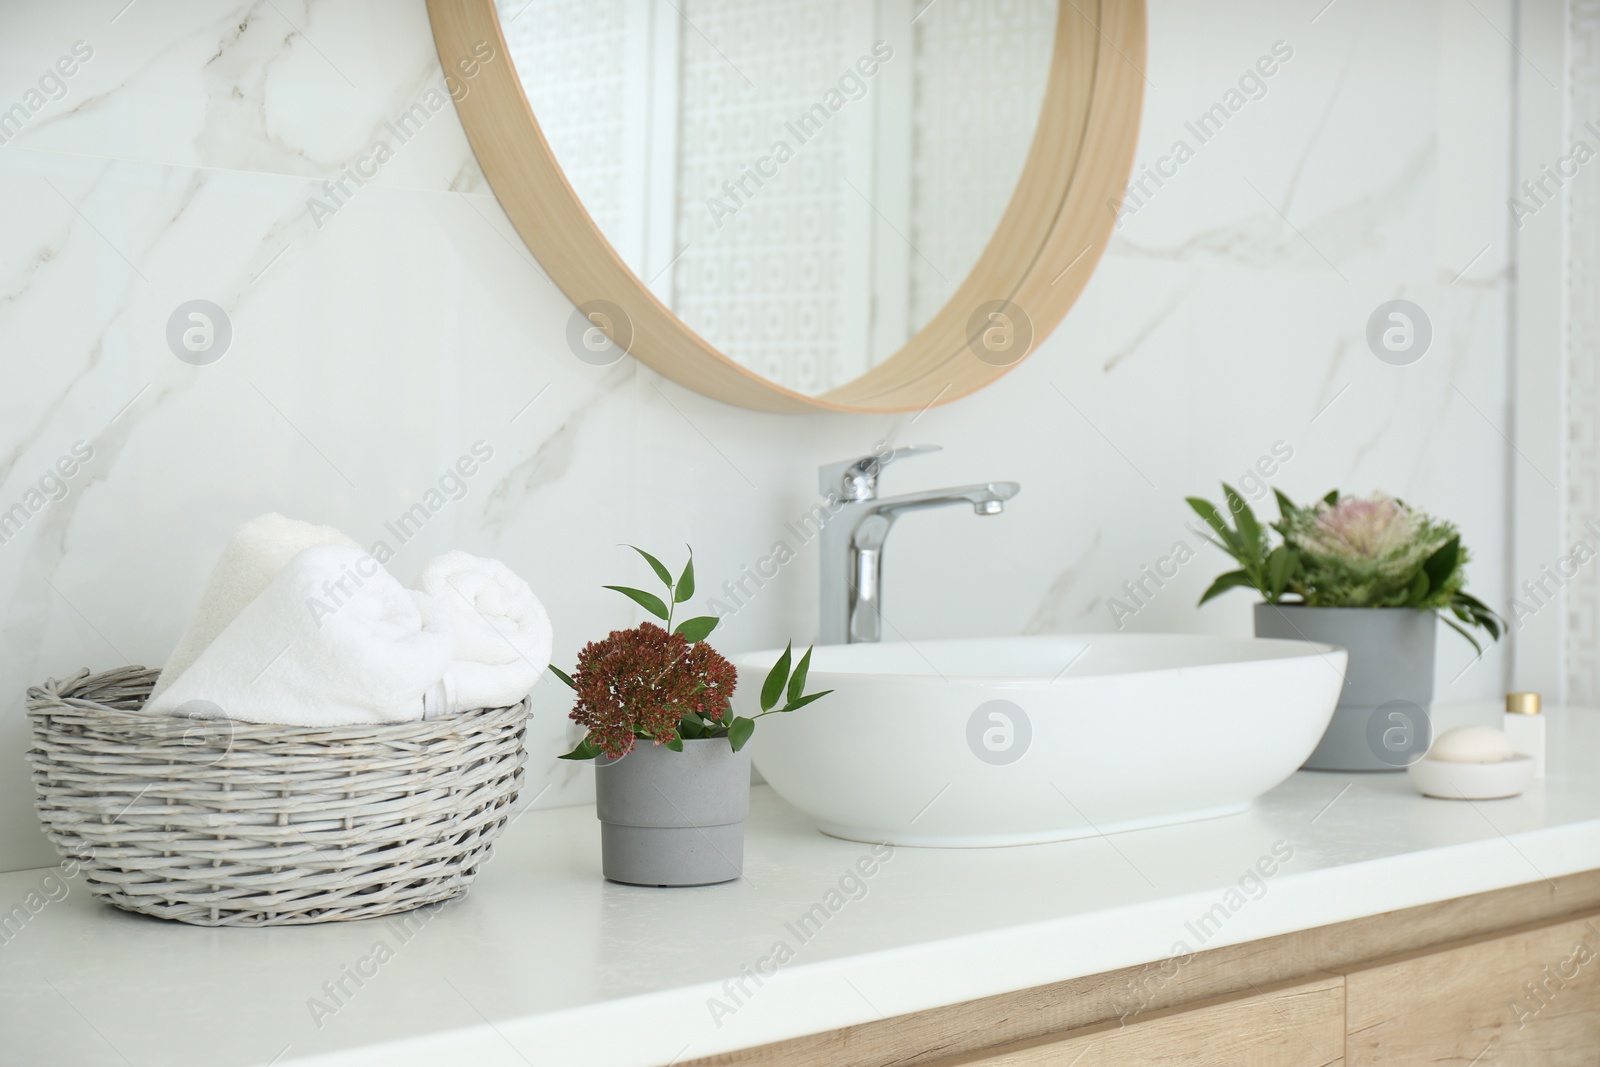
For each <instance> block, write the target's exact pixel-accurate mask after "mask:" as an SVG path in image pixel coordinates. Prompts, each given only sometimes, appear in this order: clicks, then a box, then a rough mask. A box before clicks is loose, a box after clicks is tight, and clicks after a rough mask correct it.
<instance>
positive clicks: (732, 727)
mask: <svg viewBox="0 0 1600 1067" xmlns="http://www.w3.org/2000/svg"><path fill="white" fill-rule="evenodd" d="M755 732H756V721H755V720H754V719H747V718H745V717H744V716H743V715H740V716H738V717H737V718H735V719H734V720H733V721H732V722H731V723H729V724H728V744H729V745H730V746H731V747H732V748H733V750H734V751H735V752H737V751H739V750H740V749H741V748H743V747H744V746H745V742H746V741H749V740H750V735H751V734H753V733H755Z"/></svg>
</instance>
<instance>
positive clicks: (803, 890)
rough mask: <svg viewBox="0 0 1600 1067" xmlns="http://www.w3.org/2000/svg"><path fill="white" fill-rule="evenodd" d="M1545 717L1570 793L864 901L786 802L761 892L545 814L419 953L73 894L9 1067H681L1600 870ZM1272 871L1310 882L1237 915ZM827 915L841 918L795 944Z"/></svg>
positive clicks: (28, 885) (1598, 786) (1339, 803)
mask: <svg viewBox="0 0 1600 1067" xmlns="http://www.w3.org/2000/svg"><path fill="white" fill-rule="evenodd" d="M1489 713H1490V714H1492V713H1493V709H1489ZM1547 718H1548V719H1549V721H1550V725H1549V729H1550V730H1551V733H1552V737H1551V742H1550V746H1549V751H1550V769H1549V774H1548V777H1547V778H1545V779H1544V780H1543V781H1538V782H1535V784H1534V785H1533V787H1532V788H1530V789H1529V791H1528V792H1527V793H1525V794H1524V795H1523V796H1521V797H1519V798H1516V799H1512V800H1501V801H1490V802H1483V803H1464V802H1455V801H1439V800H1427V799H1424V798H1422V797H1420V796H1418V795H1416V793H1414V792H1413V791H1412V790H1411V788H1410V786H1409V784H1408V782H1407V776H1406V775H1404V774H1381V775H1339V774H1321V773H1310V772H1301V773H1299V774H1296V775H1295V776H1294V777H1293V778H1291V779H1290V780H1289V781H1288V782H1286V783H1284V784H1283V785H1282V786H1280V787H1279V788H1277V789H1276V790H1274V791H1273V792H1271V793H1270V794H1268V795H1267V796H1266V797H1265V798H1263V799H1262V800H1261V801H1260V802H1259V803H1258V804H1257V805H1256V807H1255V808H1254V809H1253V810H1252V811H1250V812H1248V813H1246V814H1244V815H1238V816H1233V817H1231V818H1226V819H1218V820H1212V821H1209V822H1202V823H1193V824H1189V825H1185V826H1173V827H1165V828H1161V829H1154V830H1143V831H1137V832H1133V833H1127V834H1120V835H1116V836H1114V837H1111V838H1097V839H1091V840H1084V841H1075V842H1065V843H1060V844H1051V845H1032V846H1026V847H1019V848H1004V849H983V850H934V849H910V848H901V849H896V850H894V851H893V852H892V854H891V855H890V856H889V857H888V858H887V859H886V860H884V861H881V862H879V863H878V864H876V865H875V866H874V867H872V874H871V876H870V877H867V878H864V879H863V880H862V881H861V882H860V883H859V888H855V885H856V883H852V882H850V881H849V875H851V874H852V873H853V872H854V870H855V865H856V864H857V861H858V860H861V859H863V858H864V857H869V856H871V854H872V846H868V845H862V844H856V843H852V842H848V841H839V840H834V839H832V838H828V837H824V836H823V835H821V834H819V833H817V832H816V831H814V830H813V829H811V827H810V824H809V822H808V821H807V820H806V818H805V816H803V815H801V814H800V813H799V812H797V811H795V810H794V809H793V808H790V807H789V806H788V805H786V804H785V803H784V802H783V801H782V800H780V799H779V798H778V797H777V796H775V795H774V794H773V793H772V792H771V790H769V789H766V788H764V787H763V788H758V789H756V790H755V793H754V796H753V798H752V804H751V814H750V822H749V831H748V841H747V845H746V865H745V870H746V877H745V879H744V880H742V881H740V882H737V883H734V884H731V885H726V886H717V887H708V888H701V889H675V890H662V889H641V888H631V887H627V886H618V885H611V884H609V883H606V882H605V881H603V880H602V879H601V877H600V835H599V827H598V825H597V824H596V822H595V820H594V809H593V808H587V807H585V808H562V809H554V810H549V811H537V812H533V813H530V814H527V815H526V816H524V817H520V818H518V819H517V821H516V822H515V823H514V824H513V825H512V826H510V827H509V828H508V830H507V832H506V834H505V836H504V837H503V838H502V839H501V842H500V844H499V846H498V847H497V850H496V855H495V857H494V859H493V860H492V861H491V862H490V863H489V864H488V865H487V866H486V867H485V868H484V870H483V872H482V874H481V875H480V876H479V878H478V881H477V884H476V885H475V886H474V887H473V890H472V892H471V894H470V895H469V896H468V897H467V898H466V899H465V900H462V901H458V902H455V903H453V904H450V905H447V906H445V907H444V908H441V909H439V910H438V911H437V912H436V913H434V914H433V915H432V916H431V917H426V918H424V919H422V920H421V921H420V922H419V921H418V920H413V922H412V928H411V930H410V931H409V932H408V931H403V930H402V929H401V928H400V927H399V925H398V921H397V920H395V919H379V920H371V921H367V922H357V923H336V924H329V925H325V926H310V927H285V928H278V929H261V930H231V929H205V928H200V927H190V926H183V925H180V924H177V923H168V922H163V921H160V920H156V919H148V918H144V917H142V916H136V915H129V914H125V913H123V912H120V911H117V910H115V909H113V908H110V907H108V906H105V905H101V904H99V903H96V902H95V901H94V900H93V899H92V898H91V897H90V896H89V894H88V893H87V892H86V891H85V889H84V887H83V885H82V881H81V877H80V878H79V879H77V880H73V881H70V882H67V883H65V884H66V885H67V886H68V887H69V888H68V891H67V893H66V895H65V896H64V897H61V894H60V890H59V888H57V889H56V890H55V896H57V897H61V899H59V900H58V901H54V902H50V903H48V904H46V905H45V906H44V907H43V908H42V909H40V910H39V911H38V913H37V914H36V915H33V916H32V917H31V918H30V919H29V920H28V921H27V922H26V924H25V925H24V926H23V928H22V929H21V930H20V931H17V932H16V933H15V934H11V933H9V932H8V933H7V934H6V935H5V936H6V937H7V938H9V940H7V941H6V943H4V944H0V1063H4V1064H12V1063H16V1064H29V1065H36V1064H37V1065H43V1064H57V1063H61V1064H66V1063H71V1064H76V1065H83V1067H92V1065H99V1064H114V1065H119V1067H125V1065H129V1064H132V1065H136V1067H145V1065H161V1067H189V1065H202V1064H203V1065H206V1067H217V1065H224V1067H234V1065H246V1064H252V1065H264V1064H269V1063H271V1064H277V1065H279V1067H288V1065H302V1067H303V1065H310V1064H315V1065H318V1067H322V1065H334V1064H337V1065H340V1067H347V1065H348V1067H354V1065H368V1064H371V1065H382V1067H405V1065H411V1064H416V1065H427V1067H434V1065H436V1064H440V1063H451V1064H474V1065H476V1064H508V1065H518V1064H525V1063H536V1064H539V1065H541V1067H543V1065H545V1064H553V1065H560V1067H568V1065H578V1064H597V1065H601V1064H603V1065H617V1067H623V1065H629V1067H639V1065H659V1064H666V1063H668V1062H671V1061H682V1060H688V1059H693V1058H695V1057H698V1056H704V1055H709V1054H711V1053H714V1052H721V1051H726V1050H729V1049H734V1048H740V1047H746V1046H751V1045H757V1044H763V1043H766V1042H769V1041H776V1040H780V1039H782V1038H786V1037H792V1036H796V1035H800V1034H806V1033H815V1032H820V1031H824V1030H830V1029H834V1028H836V1027H841V1026H848V1025H852V1024H855V1023H861V1022H866V1021H869V1020H873V1019H877V1018H880V1017H882V1016H889V1015H897V1014H901V1013H904V1012H909V1011H916V1010H919V1009H924V1008H929V1007H934V1006H937V1005H941V1004H951V1003H957V1002H960V1001H964V1000H971V999H973V998H976V997H983V996H988V995H991V994H995V993H1001V992H1005V991H1008V990H1015V989H1022V988H1025V987H1028V986H1034V985H1039V984H1043V983H1048V982H1055V981H1060V980H1063V979H1067V978H1073V977H1078V976H1081V975H1086V974H1094V973H1097V972H1100V971H1105V970H1109V969H1113V968H1117V967H1123V966H1127V965H1130V964H1135V963H1141V962H1147V961H1151V960H1156V959H1162V958H1165V957H1166V956H1168V955H1169V954H1171V952H1172V951H1173V949H1174V945H1175V944H1176V943H1177V942H1180V941H1182V942H1184V943H1185V944H1186V946H1187V947H1188V948H1200V947H1216V946H1220V945H1224V944H1232V943H1236V942H1241V941H1249V940H1254V939H1256V938H1262V937H1268V936H1271V935H1274V934H1282V933H1286V932H1290V931H1294V930H1301V929H1307V928H1310V927H1314V926H1321V925H1324V924H1327V923H1333V922H1339V921H1342V920H1345V919H1351V918H1357V917H1360V916H1364V915H1372V914H1376V913H1379V912H1383V911H1389V910H1392V909H1396V908H1404V907H1409V906H1411V905H1416V904H1424V903H1429V902H1433V901H1438V900H1445V899H1449V898H1451V897H1457V896H1462V895H1465V894H1469V893H1478V892H1483V891H1486V890H1491V889H1499V888H1502V887H1505V886H1510V885H1517V884H1521V883H1526V882H1534V881H1539V880H1541V879H1545V878H1555V877H1557V876H1559V875H1563V874H1570V873H1573V872H1577V871H1583V870H1590V869H1595V868H1600V775H1597V774H1596V773H1595V772H1594V767H1595V765H1596V762H1597V760H1596V757H1597V756H1600V711H1588V710H1584V711H1576V710H1570V711H1569V710H1565V709H1562V710H1557V711H1556V713H1555V714H1552V715H1549V716H1547ZM757 743H759V739H758V742H757ZM1275 846H1276V848H1277V853H1278V856H1279V857H1282V856H1283V855H1285V854H1286V853H1287V854H1288V856H1289V858H1288V859H1287V860H1286V861H1285V862H1282V863H1281V864H1280V865H1279V868H1278V869H1277V870H1276V872H1275V873H1274V874H1273V876H1272V877H1271V878H1268V879H1265V880H1263V881H1262V882H1260V883H1259V886H1258V884H1257V883H1255V882H1253V881H1249V880H1247V882H1246V885H1245V889H1247V890H1250V891H1252V892H1248V893H1247V892H1239V891H1237V889H1238V886H1239V884H1240V882H1241V879H1242V878H1245V876H1246V874H1247V872H1250V871H1251V869H1252V868H1254V867H1255V866H1256V865H1257V863H1258V861H1260V860H1262V859H1263V857H1271V856H1273V851H1274V847H1275ZM1269 867H1270V865H1269ZM51 870H52V869H46V870H41V871H23V872H18V873H13V874H6V875H0V912H5V911H9V910H10V909H12V908H13V907H14V906H15V905H18V904H21V903H22V902H23V901H24V899H25V898H26V897H27V894H28V893H29V892H30V891H34V890H40V892H41V896H43V895H45V894H44V892H43V888H41V887H44V888H49V887H48V886H46V885H45V883H44V881H43V880H44V879H45V877H46V876H47V875H49V874H50V873H51ZM842 878H843V879H845V882H844V886H843V888H844V889H845V890H850V891H851V892H850V893H848V894H847V893H845V892H839V890H840V887H841V879H842ZM58 885H59V883H58ZM1230 890H1236V891H1235V892H1232V893H1230ZM830 891H833V892H835V893H837V895H836V896H832V897H830V896H829V894H830ZM818 904H821V905H823V908H824V910H826V908H827V906H828V905H830V904H831V905H833V906H834V907H835V909H836V910H834V911H832V912H830V913H828V916H827V918H826V919H825V920H822V921H818V922H817V923H816V926H815V927H813V928H812V929H811V931H810V932H809V933H807V936H806V937H805V938H804V939H802V937H801V936H800V934H799V933H797V930H796V928H797V924H798V922H799V920H800V918H801V916H802V915H803V914H805V913H806V912H808V911H809V910H811V909H812V908H813V906H814V905H818ZM1218 904H1221V905H1222V911H1221V912H1218V911H1216V910H1215V906H1216V905H1218ZM1207 914H1210V915H1211V916H1213V919H1212V920H1211V921H1210V922H1209V923H1205V924H1201V920H1202V917H1204V916H1206V915H1207ZM1218 916H1222V917H1221V918H1220V921H1219V919H1218ZM1213 923H1216V924H1217V925H1212V924H1213ZM1197 924H1198V925H1197ZM1202 926H1203V927H1204V929H1203V931H1202V932H1204V933H1205V935H1206V936H1205V939H1204V940H1203V941H1202V940H1201V939H1200V938H1198V937H1197V936H1196V931H1200V930H1202ZM802 932H805V931H802ZM780 942H782V943H784V944H786V945H787V951H788V952H791V953H792V956H793V958H792V959H790V960H789V961H788V962H787V963H786V964H785V965H783V966H782V967H779V968H778V969H777V970H776V973H775V974H774V975H773V977H770V978H766V979H764V980H763V982H762V984H761V985H760V986H759V987H757V985H756V984H755V982H754V981H753V980H751V979H748V978H747V979H746V980H745V989H746V990H747V991H748V993H749V994H750V995H748V996H742V995H738V994H737V992H736V991H735V993H734V994H730V993H729V992H727V991H726V990H725V989H724V979H727V978H729V977H737V976H739V974H740V972H741V970H742V969H744V970H749V971H754V970H755V968H756V967H757V965H758V963H759V962H760V961H762V960H763V959H764V958H766V957H769V955H770V954H772V953H773V952H774V950H775V949H776V947H777V945H778V944H779V943H780ZM380 943H381V944H382V945H383V946H384V948H382V949H380V948H379V945H380ZM363 961H365V962H363ZM347 968H348V969H349V971H350V972H356V973H359V972H365V973H366V974H368V975H370V977H365V978H361V979H360V981H361V984H360V985H359V986H357V984H356V982H355V981H354V980H352V979H350V978H345V979H344V984H345V987H346V989H348V990H350V991H351V995H349V996H348V997H344V996H343V995H342V994H341V995H340V999H342V1000H343V1001H344V1003H343V1005H342V1006H339V1007H337V1010H334V1011H332V1013H331V1014H329V1013H328V1012H327V1010H326V1009H325V1010H324V1011H322V1012H316V1011H314V1010H313V1006H312V1004H311V1003H310V1001H311V998H313V997H321V998H322V999H323V1002H324V1004H325V1005H327V1008H330V1009H331V1008H333V1007H334V1006H335V1002H334V1000H333V999H332V998H330V997H329V996H328V994H327V993H326V992H325V991H324V983H325V982H334V983H336V982H338V981H339V980H340V979H341V977H342V976H343V975H344V974H346V973H347V970H346V969H347ZM764 969H768V970H770V967H766V968H764ZM735 996H737V997H738V999H737V1000H735ZM713 997H716V998H720V999H721V1002H722V1004H723V1005H724V1008H723V1009H722V1010H720V1011H717V1012H716V1015H717V1016H718V1018H716V1019H714V1018H713V1009H714V1007H715V1005H714V1004H712V1003H710V998H713ZM730 1009H731V1010H730ZM319 1016H320V1017H319ZM719 1024H720V1025H719Z"/></svg>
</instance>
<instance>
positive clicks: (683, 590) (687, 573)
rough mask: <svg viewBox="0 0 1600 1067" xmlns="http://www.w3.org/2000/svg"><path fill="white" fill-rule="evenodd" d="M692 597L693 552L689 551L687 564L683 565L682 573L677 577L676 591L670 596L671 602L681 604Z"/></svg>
mask: <svg viewBox="0 0 1600 1067" xmlns="http://www.w3.org/2000/svg"><path fill="white" fill-rule="evenodd" d="M668 584H669V585H670V584H671V583H670V582H669V583H668ZM692 596H694V550H693V549H690V550H689V562H688V563H685V564H684V565H683V573H682V574H681V575H679V576H678V585H677V591H676V592H675V593H673V595H672V602H673V603H674V604H682V603H683V602H684V601H685V600H688V599H689V598H690V597H692Z"/></svg>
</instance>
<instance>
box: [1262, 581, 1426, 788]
mask: <svg viewBox="0 0 1600 1067" xmlns="http://www.w3.org/2000/svg"><path fill="white" fill-rule="evenodd" d="M1438 621H1439V620H1438V617H1437V616H1435V615H1434V614H1433V612H1431V611H1418V610H1416V609H1415V608H1308V607H1304V606H1297V605H1293V604H1257V605H1256V636H1257V637H1279V638H1287V639H1289V640H1293V641H1321V642H1323V643H1325V644H1330V645H1338V646H1339V647H1340V648H1343V649H1345V650H1346V651H1347V652H1349V653H1350V665H1349V667H1347V668H1346V670H1345V676H1344V690H1343V693H1342V695H1341V696H1340V697H1339V706H1338V707H1337V708H1335V709H1334V712H1333V721H1332V722H1331V723H1330V724H1329V725H1328V731H1327V733H1325V734H1323V735H1322V741H1321V742H1320V743H1319V744H1318V745H1317V748H1316V751H1314V752H1312V753H1311V758H1310V759H1308V760H1306V762H1305V767H1306V769H1307V770H1312V771H1400V770H1404V769H1405V768H1406V767H1407V766H1408V765H1409V764H1411V763H1414V762H1416V761H1417V760H1419V759H1421V758H1422V756H1423V754H1424V753H1426V752H1427V751H1428V745H1429V744H1431V743H1432V741H1433V730H1432V726H1431V723H1430V720H1429V713H1430V710H1431V708H1432V705H1433V648H1434V637H1435V632H1436V631H1437V629H1438Z"/></svg>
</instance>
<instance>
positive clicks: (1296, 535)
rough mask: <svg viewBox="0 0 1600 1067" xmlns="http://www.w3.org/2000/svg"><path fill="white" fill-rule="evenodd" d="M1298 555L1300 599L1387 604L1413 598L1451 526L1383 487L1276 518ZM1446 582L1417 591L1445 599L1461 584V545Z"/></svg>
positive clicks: (1352, 604) (1334, 604) (1453, 530)
mask: <svg viewBox="0 0 1600 1067" xmlns="http://www.w3.org/2000/svg"><path fill="white" fill-rule="evenodd" d="M1280 525H1281V528H1282V533H1283V536H1284V541H1285V543H1286V544H1288V545H1289V546H1290V547H1291V548H1293V549H1294V550H1295V551H1296V553H1297V554H1298V556H1299V561H1300V570H1301V574H1300V584H1302V585H1303V586H1304V587H1305V589H1304V593H1303V595H1304V597H1305V600H1306V603H1308V604H1312V605H1320V606H1323V607H1393V606H1397V605H1401V604H1405V603H1407V602H1408V601H1411V600H1412V599H1413V598H1414V597H1415V596H1416V592H1417V591H1416V590H1414V589H1413V586H1416V585H1417V584H1418V581H1419V576H1420V575H1422V571H1423V564H1425V563H1426V562H1427V561H1428V559H1429V557H1431V556H1432V555H1433V554H1434V553H1435V552H1437V551H1438V550H1439V549H1440V548H1442V547H1443V546H1444V545H1445V544H1447V543H1448V542H1450V541H1451V540H1452V539H1454V538H1455V537H1456V536H1457V534H1456V528H1455V527H1454V526H1453V525H1452V524H1450V523H1448V522H1443V521H1440V520H1437V519H1434V518H1431V517H1430V516H1428V515H1426V514H1424V513H1423V512H1421V511H1418V510H1416V509H1415V508H1411V507H1408V506H1407V505H1406V504H1404V503H1402V502H1400V501H1399V500H1396V499H1395V498H1394V497H1392V496H1388V495H1387V494H1385V493H1374V494H1372V495H1371V496H1369V497H1354V496H1341V497H1337V498H1336V499H1334V500H1333V501H1331V502H1330V501H1328V500H1323V501H1320V502H1318V503H1317V504H1316V506H1314V507H1310V508H1299V509H1296V510H1295V511H1293V512H1292V513H1290V514H1287V515H1285V516H1284V519H1283V521H1282V523H1281V524H1280ZM1454 563H1455V566H1454V567H1452V568H1451V570H1452V572H1453V573H1451V574H1450V576H1449V578H1450V581H1447V582H1443V583H1441V584H1440V585H1439V586H1438V587H1437V588H1430V583H1429V582H1428V580H1427V579H1426V578H1425V577H1423V578H1421V592H1423V593H1432V594H1434V595H1435V596H1441V597H1443V598H1445V599H1448V597H1449V596H1450V595H1451V594H1453V593H1455V591H1456V590H1458V589H1460V587H1461V566H1462V565H1463V564H1465V563H1466V551H1465V550H1464V549H1463V550H1461V552H1460V553H1459V557H1458V558H1457V559H1456V560H1455V561H1454Z"/></svg>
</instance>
